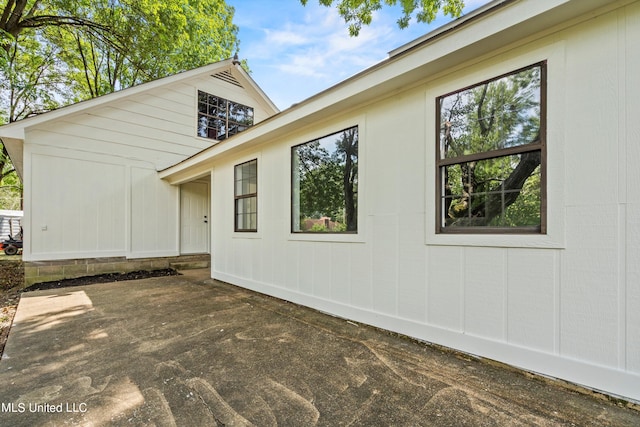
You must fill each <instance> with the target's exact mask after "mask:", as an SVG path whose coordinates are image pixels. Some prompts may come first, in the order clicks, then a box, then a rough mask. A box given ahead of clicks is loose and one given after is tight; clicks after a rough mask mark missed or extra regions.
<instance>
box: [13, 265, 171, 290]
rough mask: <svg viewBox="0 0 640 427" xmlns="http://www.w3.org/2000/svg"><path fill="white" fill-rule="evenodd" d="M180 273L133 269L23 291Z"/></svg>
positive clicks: (56, 282) (28, 288)
mask: <svg viewBox="0 0 640 427" xmlns="http://www.w3.org/2000/svg"><path fill="white" fill-rule="evenodd" d="M179 274H180V273H178V272H177V271H176V270H174V269H172V268H166V269H164V270H152V271H146V270H144V271H143V270H141V271H132V272H130V273H107V274H99V275H97V276H86V277H78V278H75V279H62V280H54V281H52V282H43V283H36V284H35V285H31V286H29V287H26V288H24V289H23V290H22V292H31V291H42V290H45V289H58V288H69V287H72V286H85V285H93V284H96V283H109V282H122V281H125V280H140V279H147V278H150V277H163V276H177V275H179Z"/></svg>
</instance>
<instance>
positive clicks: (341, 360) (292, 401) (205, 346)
mask: <svg viewBox="0 0 640 427" xmlns="http://www.w3.org/2000/svg"><path fill="white" fill-rule="evenodd" d="M0 384H2V387H1V389H0V403H1V404H2V408H1V409H2V410H1V412H0V425H11V426H54V425H90V426H107V425H109V426H111V425H127V426H129V425H139V426H150V425H156V426H186V425H189V426H215V425H255V426H275V425H281V426H314V425H322V426H340V425H344V426H347V425H353V426H356V425H357V426H421V425H424V426H463V425H468V426H497V425H508V426H519V425H530V426H534V425H535V426H557V425H567V426H569V425H584V426H587V425H589V426H637V425H640V411H637V410H635V409H630V408H626V407H624V405H621V404H616V403H615V402H611V401H608V400H606V399H604V398H602V397H597V396H594V395H591V394H588V393H580V392H577V391H575V390H572V389H571V388H568V387H563V386H560V385H559V384H558V383H556V382H554V381H548V380H543V379H541V378H538V377H534V376H531V375H528V374H525V373H523V372H520V371H517V370H512V369H508V368H505V367H502V366H499V365H497V364H491V363H486V362H483V361H480V360H476V359H474V358H471V357H468V356H465V355H461V354H457V353H452V352H447V351H444V350H442V349H439V348H435V347H430V346H427V345H425V344H422V343H418V342H415V341H412V340H410V339H407V338H405V337H398V336H394V335H393V334H389V333H386V332H384V331H379V330H375V329H373V328H369V327H366V326H363V325H358V324H355V323H353V322H349V321H346V320H344V319H338V318H334V317H330V316H327V315H324V314H322V313H319V312H316V311H313V310H310V309H307V308H304V307H300V306H297V305H294V304H289V303H287V302H283V301H280V300H277V299H274V298H270V297H266V296H263V295H260V294H256V293H253V292H249V291H246V290H243V289H241V288H237V287H234V286H231V285H228V284H224V283H220V282H216V281H213V280H211V279H209V278H208V270H192V271H187V272H185V274H184V275H182V276H173V277H162V278H154V279H146V280H139V281H130V282H117V283H107V284H97V285H91V286H84V287H75V288H65V289H58V290H48V291H38V292H33V293H26V294H23V296H22V299H21V301H20V305H19V307H18V311H17V313H16V317H15V320H14V325H13V328H12V331H11V334H10V336H9V340H8V342H7V346H6V349H5V355H4V357H3V360H2V361H0Z"/></svg>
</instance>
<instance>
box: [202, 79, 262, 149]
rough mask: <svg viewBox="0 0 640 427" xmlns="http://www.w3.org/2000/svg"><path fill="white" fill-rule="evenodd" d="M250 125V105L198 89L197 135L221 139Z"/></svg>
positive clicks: (251, 109) (251, 120)
mask: <svg viewBox="0 0 640 427" xmlns="http://www.w3.org/2000/svg"><path fill="white" fill-rule="evenodd" d="M252 125H253V108H252V107H248V106H246V105H242V104H239V103H237V102H233V101H229V100H227V99H224V98H220V97H218V96H214V95H210V94H208V93H206V92H202V91H198V136H200V137H202V138H210V139H215V140H218V141H222V140H223V139H227V138H229V137H230V136H233V135H235V134H237V133H239V132H242V131H243V130H246V129H248V128H249V127H251V126H252Z"/></svg>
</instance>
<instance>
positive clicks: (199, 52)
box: [0, 0, 238, 186]
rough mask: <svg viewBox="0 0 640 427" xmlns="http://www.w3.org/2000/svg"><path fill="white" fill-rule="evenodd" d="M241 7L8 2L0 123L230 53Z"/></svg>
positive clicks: (0, 65) (186, 0)
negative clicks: (235, 11)
mask: <svg viewBox="0 0 640 427" xmlns="http://www.w3.org/2000/svg"><path fill="white" fill-rule="evenodd" d="M233 13H234V9H233V8H232V7H230V6H228V5H226V3H225V2H224V0H7V2H6V4H5V5H4V7H3V8H2V9H0V46H1V47H2V49H1V50H0V95H1V96H0V124H2V123H8V122H9V123H10V122H13V121H16V120H19V119H21V118H24V117H28V116H30V115H34V114H39V113H42V112H45V111H49V110H51V109H54V108H57V107H59V106H61V105H64V104H67V103H71V102H77V101H81V100H84V99H88V98H92V97H96V96H100V95H104V94H106V93H109V92H112V91H115V90H119V89H124V88H126V87H129V86H133V85H136V84H140V83H143V82H146V81H149V80H153V79H157V78H160V77H164V76H167V75H170V74H174V73H177V72H180V71H183V70H186V69H191V68H195V67H198V66H201V65H205V64H208V63H212V62H215V61H217V60H220V59H225V58H229V57H231V55H232V54H233V52H234V51H237V50H238V41H237V32H238V28H237V27H236V26H235V25H234V24H233V23H232V19H233ZM0 145H1V148H2V150H1V156H2V159H4V160H3V161H4V164H5V165H10V162H9V161H8V157H9V156H8V153H7V150H6V148H5V147H4V144H2V142H1V141H0ZM13 173H15V172H13V168H12V167H7V169H6V172H5V173H2V174H0V186H1V185H3V180H2V179H3V178H4V177H6V176H10V175H11V174H13Z"/></svg>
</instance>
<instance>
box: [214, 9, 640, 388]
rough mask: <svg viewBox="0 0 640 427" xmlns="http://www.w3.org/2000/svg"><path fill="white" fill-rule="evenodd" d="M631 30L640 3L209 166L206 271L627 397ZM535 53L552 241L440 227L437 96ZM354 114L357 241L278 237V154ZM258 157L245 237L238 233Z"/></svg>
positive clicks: (637, 290)
mask: <svg viewBox="0 0 640 427" xmlns="http://www.w3.org/2000/svg"><path fill="white" fill-rule="evenodd" d="M638 40H640V5H639V4H638V3H637V2H636V3H635V4H632V5H630V6H627V7H625V8H622V9H619V10H615V11H613V12H609V13H607V14H605V15H603V16H599V17H596V18H594V19H591V20H588V21H586V22H583V23H581V24H577V25H575V26H573V27H571V28H569V29H566V30H563V31H560V32H551V33H548V34H547V35H546V36H544V37H542V36H541V37H540V38H538V39H536V40H534V39H530V40H529V41H528V42H527V43H526V44H522V45H520V46H518V47H514V46H511V47H505V48H504V49H503V50H501V51H499V52H495V53H494V54H492V55H491V56H487V57H483V58H479V59H478V60H477V61H474V63H472V64H469V63H468V64H465V66H463V67H459V68H457V69H456V70H453V71H452V72H449V73H448V74H447V75H439V76H431V77H429V76H425V81H424V82H423V83H422V84H421V85H419V86H416V87H414V88H412V89H410V90H407V91H405V92H403V93H399V94H396V95H394V96H392V97H389V98H386V99H383V98H381V99H380V102H379V103H376V104H373V105H369V106H366V107H362V108H360V109H358V110H356V111H352V112H351V113H348V112H347V113H344V114H342V115H341V116H340V117H339V118H337V119H335V120H330V121H328V122H325V123H317V124H315V125H312V126H311V127H307V128H305V129H301V130H299V132H298V133H295V134H291V135H290V136H289V137H288V138H286V139H283V140H278V141H271V142H270V143H267V144H264V145H263V146H261V148H259V149H257V150H256V151H247V152H244V153H242V154H241V155H237V156H234V157H233V158H226V159H224V160H218V161H217V162H216V164H215V166H214V168H213V171H212V194H213V203H212V221H213V224H212V243H213V248H212V251H213V256H212V275H213V277H214V278H218V279H220V280H224V281H227V282H230V283H234V284H237V285H241V286H245V287H248V288H251V289H254V290H257V291H260V292H265V293H268V294H271V295H275V296H278V297H281V298H285V299H288V300H291V301H294V302H298V303H301V304H304V305H309V306H312V307H314V308H317V309H320V310H324V311H327V312H331V313H334V314H336V315H339V316H343V317H347V318H350V319H353V320H357V321H361V322H364V323H368V324H372V325H376V326H380V327H383V328H386V329H389V330H393V331H397V332H400V333H404V334H407V335H410V336H413V337H417V338H419V339H423V340H427V341H432V342H435V343H439V344H442V345H446V346H450V347H453V348H456V349H459V350H462V351H466V352H469V353H473V354H477V355H480V356H483V357H488V358H492V359H496V360H499V361H502V362H505V363H509V364H512V365H515V366H518V367H521V368H525V369H528V370H531V371H535V372H539V373H543V374H545V375H550V376H554V377H558V378H563V379H566V380H569V381H573V382H576V383H579V384H583V385H586V386H589V387H592V388H595V389H599V390H603V391H606V392H608V393H611V394H615V395H620V396H624V397H626V398H630V399H634V400H640V309H639V308H640V262H638V260H640V187H639V186H638V185H637V183H638V182H640V169H639V168H638V167H637V165H638V164H640V144H639V143H638V141H640V121H639V120H638V119H637V118H638V117H640V79H639V78H638V76H640V49H638ZM540 60H547V61H548V128H547V130H548V137H547V144H548V166H547V167H548V203H549V206H548V211H547V214H548V218H549V232H548V235H546V236H532V235H520V236H478V235H456V236H449V235H446V236H445V235H436V234H435V232H434V229H435V212H434V209H435V208H434V203H435V188H434V187H435V169H434V167H435V166H434V165H435V133H436V130H435V129H436V124H435V123H434V122H435V97H437V96H438V95H441V94H443V93H447V92H449V91H451V90H455V89H460V88H462V87H466V86H468V85H471V84H474V83H477V82H479V81H482V80H484V79H487V78H491V77H495V76H498V75H501V74H503V73H506V72H509V71H513V70H515V69H517V68H519V67H522V66H526V65H529V64H532V63H535V62H538V61H540ZM355 124H358V125H359V126H360V145H359V147H360V152H359V182H360V186H359V200H358V203H359V215H360V217H359V222H358V223H359V225H358V227H359V231H358V235H357V236H348V235H343V236H327V235H321V236H319V235H311V236H309V235H292V234H290V166H289V165H290V147H291V146H293V145H296V144H299V143H303V142H306V141H308V140H311V139H314V138H317V137H320V136H323V135H326V134H328V133H331V132H335V131H339V130H341V129H343V128H345V127H347V126H352V125H355ZM253 158H257V159H258V200H259V208H258V209H259V217H258V233H234V232H233V167H234V165H235V164H239V163H241V162H244V161H246V160H250V159H253Z"/></svg>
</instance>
